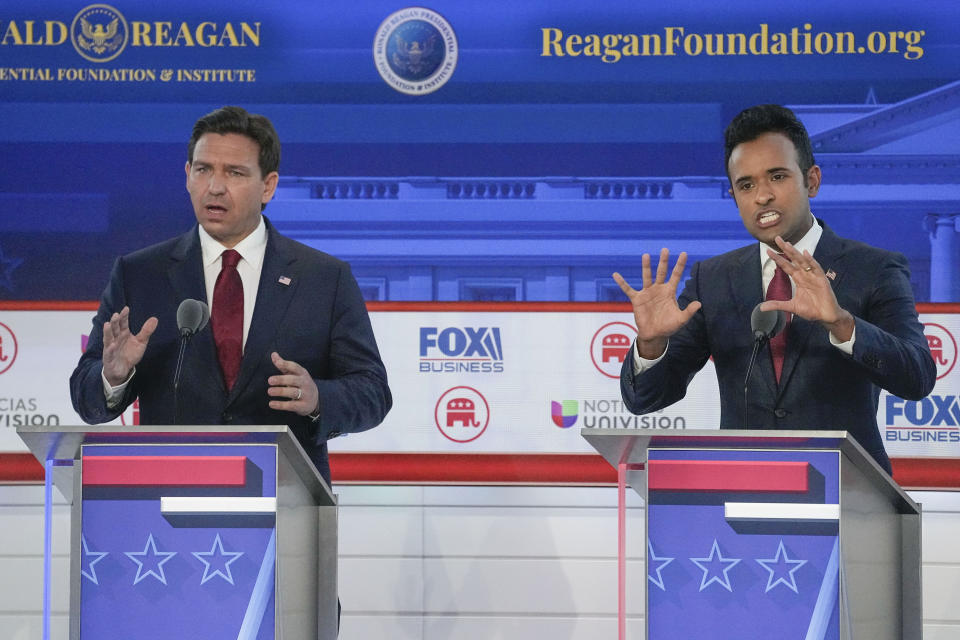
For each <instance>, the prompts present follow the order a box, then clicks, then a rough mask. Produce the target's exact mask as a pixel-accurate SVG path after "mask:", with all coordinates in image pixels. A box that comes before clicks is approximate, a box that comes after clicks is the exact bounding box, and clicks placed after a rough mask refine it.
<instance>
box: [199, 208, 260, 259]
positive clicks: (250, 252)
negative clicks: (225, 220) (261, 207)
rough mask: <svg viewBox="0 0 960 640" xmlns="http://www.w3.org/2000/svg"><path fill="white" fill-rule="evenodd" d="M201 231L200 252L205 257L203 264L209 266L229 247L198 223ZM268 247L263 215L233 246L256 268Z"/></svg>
mask: <svg viewBox="0 0 960 640" xmlns="http://www.w3.org/2000/svg"><path fill="white" fill-rule="evenodd" d="M197 227H198V231H199V232H200V253H201V257H202V259H203V266H204V267H209V266H210V265H212V264H213V263H214V262H216V261H217V260H219V259H220V255H221V254H222V253H223V252H224V251H226V249H227V247H225V246H223V245H222V244H220V243H219V242H217V241H216V240H215V239H214V237H213V236H211V235H210V234H209V233H207V231H206V230H205V229H204V228H203V226H202V225H197ZM266 247H267V226H266V225H265V224H264V222H263V216H260V223H259V224H257V228H256V229H254V230H253V231H252V232H251V233H250V235H248V236H247V237H246V238H244V239H243V240H241V241H240V242H238V243H237V246H235V247H233V249H234V251H236V252H237V253H239V254H240V257H241V258H243V259H244V260H246V261H247V262H249V263H250V265H251V266H253V267H254V268H259V267H260V264H261V263H262V262H263V254H264V252H265V251H266Z"/></svg>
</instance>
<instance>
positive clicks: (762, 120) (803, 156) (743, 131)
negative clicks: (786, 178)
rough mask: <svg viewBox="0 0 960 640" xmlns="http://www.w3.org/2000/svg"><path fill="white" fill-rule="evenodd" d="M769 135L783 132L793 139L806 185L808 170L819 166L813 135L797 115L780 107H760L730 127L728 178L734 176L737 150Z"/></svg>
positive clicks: (725, 140)
mask: <svg viewBox="0 0 960 640" xmlns="http://www.w3.org/2000/svg"><path fill="white" fill-rule="evenodd" d="M765 133H782V134H783V135H785V136H787V138H789V139H790V142H792V143H793V148H794V149H796V150H797V164H799V165H800V171H801V173H803V181H804V184H806V181H807V171H809V170H810V167H812V166H813V165H814V164H815V161H814V159H813V147H812V146H811V145H810V136H809V134H807V129H806V127H804V126H803V123H802V122H800V120H799V119H798V118H797V116H796V114H794V113H793V111H790V109H787V108H786V107H782V106H780V105H779V104H760V105H757V106H755V107H750V108H749V109H744V110H743V111H741V112H740V113H738V114H737V116H736V117H735V118H734V119H733V120H732V121H731V122H730V124H729V125H727V129H726V131H724V132H723V166H724V167H725V169H726V171H727V177H729V176H730V156H731V155H732V154H733V150H734V149H735V148H736V147H737V146H738V145H741V144H743V143H744V142H750V141H751V140H756V139H757V138H759V137H760V136H762V135H763V134H765Z"/></svg>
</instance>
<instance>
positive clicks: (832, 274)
mask: <svg viewBox="0 0 960 640" xmlns="http://www.w3.org/2000/svg"><path fill="white" fill-rule="evenodd" d="M824 275H825V276H827V277H828V278H830V279H831V280H836V279H837V272H836V271H834V270H833V269H827V272H826V273H825V274H824Z"/></svg>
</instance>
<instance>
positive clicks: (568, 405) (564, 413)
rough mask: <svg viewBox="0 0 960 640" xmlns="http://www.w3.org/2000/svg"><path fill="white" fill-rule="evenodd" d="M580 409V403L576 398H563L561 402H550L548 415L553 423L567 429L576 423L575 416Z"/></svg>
mask: <svg viewBox="0 0 960 640" xmlns="http://www.w3.org/2000/svg"><path fill="white" fill-rule="evenodd" d="M579 411H580V403H579V402H577V401H576V400H563V401H562V402H557V401H555V400H554V401H551V402H550V417H551V418H552V419H553V424H555V425H557V426H558V427H560V428H561V429H569V428H570V427H572V426H573V425H575V424H576V423H577V416H578V414H579Z"/></svg>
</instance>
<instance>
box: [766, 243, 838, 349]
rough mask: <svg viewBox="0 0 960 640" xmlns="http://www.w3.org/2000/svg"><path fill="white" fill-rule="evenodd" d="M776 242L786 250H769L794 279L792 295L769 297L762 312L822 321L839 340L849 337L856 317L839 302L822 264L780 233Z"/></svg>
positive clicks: (778, 264)
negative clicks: (785, 313)
mask: <svg viewBox="0 0 960 640" xmlns="http://www.w3.org/2000/svg"><path fill="white" fill-rule="evenodd" d="M774 241H775V242H776V243H777V246H778V247H780V250H781V251H782V252H783V253H776V252H774V251H770V250H769V249H768V250H767V255H769V256H770V257H771V258H773V260H774V262H776V263H777V266H778V267H780V268H781V269H783V271H784V272H785V273H786V274H787V275H788V276H790V278H791V279H792V280H793V284H794V292H793V298H792V299H790V300H768V301H767V302H764V303H763V305H762V306H761V307H760V308H761V309H762V310H763V311H769V310H772V309H779V310H782V311H786V312H788V313H792V314H794V315H797V316H800V317H801V318H804V319H805V320H810V321H813V322H819V323H820V324H822V325H823V326H824V327H825V328H826V329H827V331H829V332H830V333H832V334H833V335H834V337H836V338H837V339H839V340H841V341H847V340H849V339H850V337H851V335H853V327H854V324H855V322H854V319H853V316H852V315H850V313H849V312H848V311H847V310H845V309H844V308H843V307H841V306H840V304H839V303H838V302H837V296H836V295H834V293H833V287H831V286H830V281H829V280H828V279H827V276H826V274H825V273H824V272H823V267H821V266H820V263H819V262H817V261H816V260H815V259H814V257H813V256H812V255H810V252H808V251H804V252H803V253H800V252H799V251H797V249H796V247H794V246H793V245H792V244H790V243H789V242H787V241H786V240H784V239H783V238H781V237H780V236H777V237H776V239H775V240H774Z"/></svg>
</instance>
